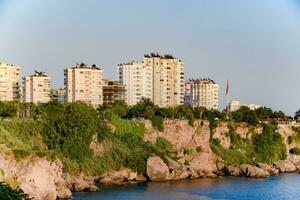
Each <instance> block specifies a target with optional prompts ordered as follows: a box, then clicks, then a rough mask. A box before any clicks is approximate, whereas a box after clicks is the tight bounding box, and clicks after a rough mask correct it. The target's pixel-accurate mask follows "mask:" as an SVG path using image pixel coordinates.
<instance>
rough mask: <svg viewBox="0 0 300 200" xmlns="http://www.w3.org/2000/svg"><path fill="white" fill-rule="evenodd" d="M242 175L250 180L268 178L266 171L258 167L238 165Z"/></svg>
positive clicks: (268, 174)
mask: <svg viewBox="0 0 300 200" xmlns="http://www.w3.org/2000/svg"><path fill="white" fill-rule="evenodd" d="M240 168H241V171H242V174H243V175H244V176H246V177H251V178H266V177H269V176H270V173H269V172H268V171H265V170H263V169H261V168H259V167H256V166H253V165H248V164H242V165H240Z"/></svg>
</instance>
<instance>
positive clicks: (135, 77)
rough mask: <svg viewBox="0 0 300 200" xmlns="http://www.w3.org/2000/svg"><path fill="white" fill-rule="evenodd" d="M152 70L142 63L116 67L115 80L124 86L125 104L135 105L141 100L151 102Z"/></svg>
mask: <svg viewBox="0 0 300 200" xmlns="http://www.w3.org/2000/svg"><path fill="white" fill-rule="evenodd" d="M152 74H153V69H152V67H151V66H148V65H145V63H143V62H133V61H132V62H130V63H123V64H119V65H117V79H118V80H119V82H120V84H122V85H124V86H125V90H126V92H125V102H126V103H127V104H128V105H135V104H136V103H138V102H139V101H140V100H141V99H142V98H148V99H151V100H153V92H152V91H153V84H152V83H153V82H152V80H153V75H152Z"/></svg>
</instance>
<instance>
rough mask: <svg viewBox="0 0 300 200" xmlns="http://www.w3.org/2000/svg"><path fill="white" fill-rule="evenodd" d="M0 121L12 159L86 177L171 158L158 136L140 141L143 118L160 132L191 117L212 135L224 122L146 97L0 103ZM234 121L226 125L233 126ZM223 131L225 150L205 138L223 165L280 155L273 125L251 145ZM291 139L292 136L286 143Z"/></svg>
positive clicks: (0, 146) (244, 115) (240, 114)
mask: <svg viewBox="0 0 300 200" xmlns="http://www.w3.org/2000/svg"><path fill="white" fill-rule="evenodd" d="M281 115H282V113H281V112H273V111H272V110H270V109H268V108H261V109H257V110H255V111H250V110H249V109H246V108H244V107H242V108H241V109H240V110H238V111H236V112H234V113H232V119H233V120H234V122H236V123H237V122H247V123H248V124H250V125H252V126H255V125H257V124H258V123H259V120H258V119H259V118H264V117H278V116H281ZM0 117H1V118H2V120H0V150H1V152H5V151H12V152H13V153H14V154H15V155H16V156H17V158H21V157H24V156H28V155H31V154H37V155H40V156H47V157H48V158H49V159H53V158H54V157H59V158H60V159H61V160H62V161H63V164H64V170H65V171H67V172H70V173H73V174H78V173H80V172H84V173H86V174H89V175H95V174H102V173H104V172H106V171H110V170H118V169H120V168H121V167H129V168H131V169H133V170H135V171H138V172H141V173H145V171H146V162H147V159H148V158H149V156H152V155H154V154H156V155H159V156H160V157H161V158H162V159H164V160H165V161H167V160H168V158H173V159H176V154H175V152H173V147H172V145H171V144H170V142H168V141H167V140H165V139H163V138H158V139H157V141H156V143H155V144H152V143H150V142H145V141H144V134H145V133H146V130H145V127H144V126H143V125H142V124H140V123H138V122H136V121H135V119H139V120H142V119H149V120H151V121H152V124H153V126H154V127H156V128H157V129H158V130H160V131H163V129H164V125H163V120H164V119H185V120H188V122H189V124H190V125H193V124H194V120H195V119H200V120H208V121H209V122H210V123H209V127H210V130H211V131H212V133H213V131H214V130H215V128H216V127H217V126H218V123H220V122H221V121H227V116H226V112H220V111H217V110H208V109H205V108H195V109H191V108H189V107H187V106H177V107H174V108H159V107H158V106H156V105H154V104H153V103H152V102H151V101H149V100H148V99H142V100H141V101H140V102H139V103H138V104H137V105H135V106H128V105H126V104H125V103H124V102H123V101H116V102H115V103H114V104H113V105H112V106H111V107H107V106H105V105H104V106H100V107H99V108H97V109H94V108H93V107H92V106H90V105H87V104H85V103H82V102H75V103H59V102H56V101H51V102H48V103H46V104H39V105H33V104H20V103H18V102H0ZM234 122H231V123H232V124H233V125H234ZM108 125H109V126H108ZM270 126H271V125H270ZM109 127H110V128H109ZM229 130H230V131H229V133H228V137H229V138H230V140H231V141H232V144H231V147H230V148H229V149H225V148H224V147H222V146H221V145H220V143H219V141H218V140H217V139H212V140H211V147H212V149H213V150H214V152H215V153H216V154H217V155H219V156H220V157H221V158H223V159H224V160H225V162H227V163H253V162H267V163H269V162H273V161H276V160H278V159H284V158H285V157H286V153H284V152H286V150H285V148H284V146H283V143H282V138H281V137H280V135H279V134H278V133H277V132H276V129H275V128H273V127H269V126H267V125H266V126H265V125H264V131H263V133H262V134H260V135H255V136H254V137H253V138H252V140H251V141H249V140H246V139H242V138H240V137H239V136H238V135H237V134H236V133H235V127H234V126H231V127H230V128H229ZM95 135H96V136H97V143H98V144H99V143H100V144H103V145H104V150H103V151H102V152H101V153H98V154H95V153H94V152H93V150H92V149H91V147H90V144H91V143H92V141H93V140H94V136H95ZM297 138H298V136H297V135H295V136H293V138H292V139H293V140H296V139H297Z"/></svg>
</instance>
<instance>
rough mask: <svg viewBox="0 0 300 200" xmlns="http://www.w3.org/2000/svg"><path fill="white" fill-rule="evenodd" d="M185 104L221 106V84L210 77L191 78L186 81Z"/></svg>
mask: <svg viewBox="0 0 300 200" xmlns="http://www.w3.org/2000/svg"><path fill="white" fill-rule="evenodd" d="M185 88H186V89H185V91H186V93H185V104H186V105H189V106H191V107H192V108H195V107H205V108H207V109H218V107H219V85H218V84H217V83H215V82H214V81H213V80H211V79H209V78H205V79H196V80H194V79H190V80H189V81H187V82H186V83H185Z"/></svg>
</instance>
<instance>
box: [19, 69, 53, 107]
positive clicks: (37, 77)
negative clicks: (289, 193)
mask: <svg viewBox="0 0 300 200" xmlns="http://www.w3.org/2000/svg"><path fill="white" fill-rule="evenodd" d="M50 80H51V78H50V77H49V76H48V75H47V74H46V73H45V72H38V71H35V73H34V74H33V75H31V76H26V77H24V78H23V102H24V103H47V102H48V101H50V99H51V98H50V96H51V95H50V93H51V82H50Z"/></svg>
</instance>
